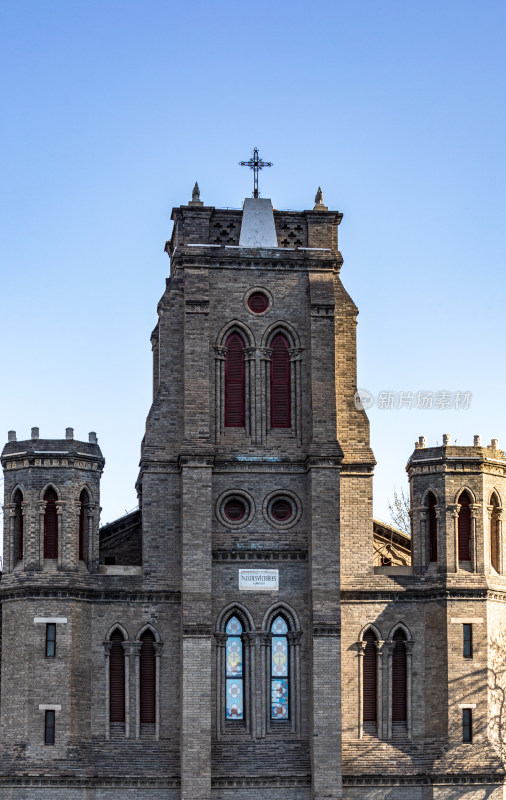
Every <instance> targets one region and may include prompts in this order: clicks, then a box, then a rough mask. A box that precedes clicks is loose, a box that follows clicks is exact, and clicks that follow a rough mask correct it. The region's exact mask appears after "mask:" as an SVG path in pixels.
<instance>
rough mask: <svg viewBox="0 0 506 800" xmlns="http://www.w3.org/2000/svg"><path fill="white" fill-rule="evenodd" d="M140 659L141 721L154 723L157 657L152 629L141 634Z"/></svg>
mask: <svg viewBox="0 0 506 800" xmlns="http://www.w3.org/2000/svg"><path fill="white" fill-rule="evenodd" d="M140 660H141V663H140V705H141V709H140V712H141V723H153V722H155V721H156V657H155V635H154V633H153V632H152V631H149V630H148V631H145V632H144V633H143V634H142V636H141V659H140Z"/></svg>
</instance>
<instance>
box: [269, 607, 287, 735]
mask: <svg viewBox="0 0 506 800" xmlns="http://www.w3.org/2000/svg"><path fill="white" fill-rule="evenodd" d="M287 633H288V625H287V624H286V622H285V620H284V619H283V617H276V619H275V620H274V622H273V623H272V625H271V634H272V638H271V719H273V720H285V719H288V718H289V690H290V686H289V674H290V673H289V663H288V636H287Z"/></svg>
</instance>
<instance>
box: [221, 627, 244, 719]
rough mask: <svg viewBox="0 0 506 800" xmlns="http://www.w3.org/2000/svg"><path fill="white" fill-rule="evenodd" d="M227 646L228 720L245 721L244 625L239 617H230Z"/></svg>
mask: <svg viewBox="0 0 506 800" xmlns="http://www.w3.org/2000/svg"><path fill="white" fill-rule="evenodd" d="M225 633H226V634H227V644H226V666H225V686H226V710H225V717H226V719H236V720H241V719H244V671H243V670H244V666H243V645H242V625H241V623H240V621H239V620H238V619H237V617H230V619H229V621H228V623H227V627H226V628H225Z"/></svg>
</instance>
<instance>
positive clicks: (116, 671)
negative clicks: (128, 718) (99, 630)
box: [109, 628, 125, 723]
mask: <svg viewBox="0 0 506 800" xmlns="http://www.w3.org/2000/svg"><path fill="white" fill-rule="evenodd" d="M110 641H111V642H112V646H111V651H110V655H109V719H110V721H111V722H112V723H114V722H116V723H124V722H125V652H124V650H123V641H124V638H123V634H122V633H121V631H120V630H119V628H116V629H115V630H114V631H113V632H112V634H111V638H110Z"/></svg>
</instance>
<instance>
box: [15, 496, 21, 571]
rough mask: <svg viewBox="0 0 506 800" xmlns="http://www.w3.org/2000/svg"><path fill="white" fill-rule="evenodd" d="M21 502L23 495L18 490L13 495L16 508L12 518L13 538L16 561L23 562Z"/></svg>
mask: <svg viewBox="0 0 506 800" xmlns="http://www.w3.org/2000/svg"><path fill="white" fill-rule="evenodd" d="M22 502H23V495H22V493H21V490H20V489H18V490H17V492H16V494H15V495H14V503H15V506H16V509H15V512H14V514H15V516H14V537H15V557H16V561H22V560H23V509H22V507H21V504H22Z"/></svg>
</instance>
